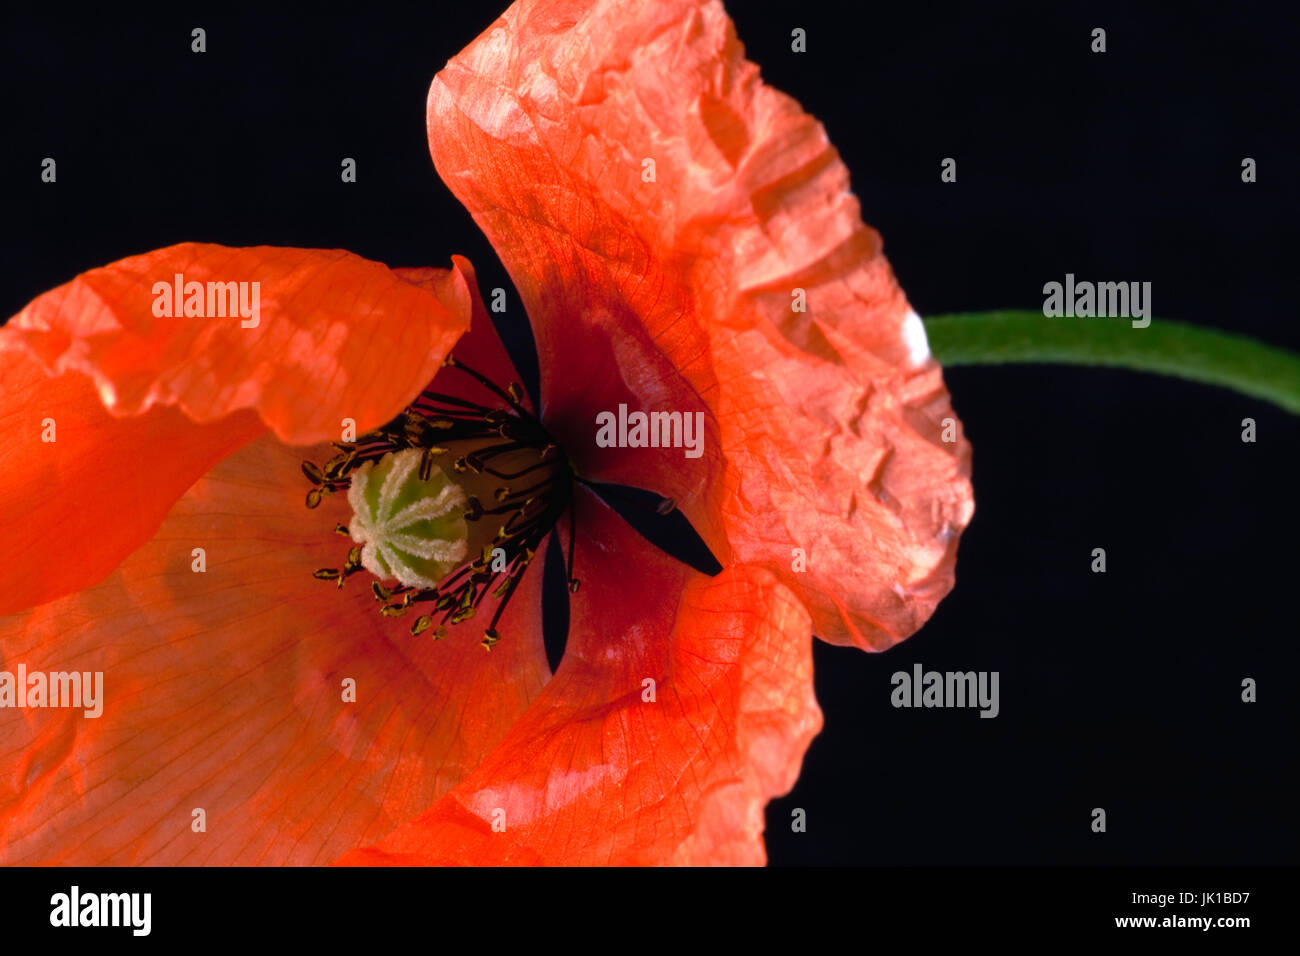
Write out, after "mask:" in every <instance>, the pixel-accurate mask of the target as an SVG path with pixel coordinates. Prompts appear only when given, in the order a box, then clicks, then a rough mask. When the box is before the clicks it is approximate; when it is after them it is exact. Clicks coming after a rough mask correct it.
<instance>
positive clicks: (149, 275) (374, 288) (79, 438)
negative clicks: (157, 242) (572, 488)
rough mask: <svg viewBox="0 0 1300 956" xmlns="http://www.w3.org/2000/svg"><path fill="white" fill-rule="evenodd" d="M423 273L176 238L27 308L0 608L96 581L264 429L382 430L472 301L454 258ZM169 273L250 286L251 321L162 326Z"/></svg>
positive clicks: (5, 415) (6, 482) (12, 369)
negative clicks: (159, 297) (159, 295)
mask: <svg viewBox="0 0 1300 956" xmlns="http://www.w3.org/2000/svg"><path fill="white" fill-rule="evenodd" d="M425 273H426V275H425V276H424V283H423V286H422V285H421V284H414V283H412V282H410V281H407V280H405V279H403V278H402V277H401V276H400V275H398V274H395V273H394V272H392V271H391V270H389V269H388V268H386V267H385V266H383V265H381V264H379V263H375V262H367V261H366V260H363V259H360V258H358V257H357V256H354V255H352V254H350V253H346V252H339V251H317V250H305V249H278V248H255V249H229V248H224V247H221V246H212V245H199V244H194V243H187V244H184V245H179V246H172V247H169V248H167V249H160V250H158V251H156V252H151V253H147V254H145V255H142V256H135V257H132V258H130V259H123V260H121V261H119V262H115V263H113V264H111V265H109V266H106V267H104V268H102V269H94V270H92V271H90V272H87V273H85V274H83V275H81V276H78V277H77V278H76V279H74V280H72V281H71V282H69V283H67V284H65V285H63V286H60V287H59V288H57V289H55V290H53V291H51V292H48V293H46V294H44V295H42V296H39V297H38V298H37V299H35V300H34V301H33V302H31V303H30V304H29V305H28V306H27V307H26V308H25V309H24V310H23V311H22V312H20V313H19V314H18V315H17V316H15V317H14V318H13V319H12V320H11V321H10V322H9V323H8V324H7V325H5V327H4V328H2V329H0V382H2V383H3V391H4V401H3V403H0V426H2V427H3V428H4V432H5V434H6V436H7V439H6V443H5V445H4V446H3V447H0V525H2V526H3V527H5V528H6V529H10V531H9V533H10V534H11V535H16V536H17V540H13V539H12V538H11V540H10V546H7V547H6V548H5V549H4V550H3V553H2V554H0V613H9V612H12V611H15V610H19V609H21V608H24V607H32V606H34V605H36V604H39V603H42V602H43V601H47V600H50V599H51V598H53V597H56V596H58V595H60V594H66V593H69V592H71V591H74V590H76V589H78V588H81V587H85V586H87V585H89V584H91V583H93V582H95V581H98V580H100V579H101V578H102V577H103V575H104V574H106V573H107V572H108V571H109V570H111V569H112V568H113V567H115V566H116V565H117V563H118V562H119V561H120V560H121V559H122V558H123V557H124V556H125V555H127V554H129V553H130V552H131V550H133V549H134V548H135V547H136V546H138V545H139V544H141V543H142V542H144V541H145V540H147V539H148V537H149V535H150V534H152V533H153V531H154V530H155V529H156V528H157V527H158V523H159V522H160V521H161V520H162V517H163V515H165V514H166V512H167V509H168V508H169V507H170V506H171V504H172V502H173V501H175V500H176V498H177V497H178V496H179V495H180V494H181V493H182V492H183V491H184V490H185V489H186V488H187V487H189V485H190V484H192V483H193V482H194V480H195V479H196V478H198V477H199V476H200V475H201V474H203V473H204V472H205V471H207V470H208V468H210V467H211V466H212V464H213V463H214V462H216V461H218V460H220V459H221V458H222V457H224V456H225V455H226V454H229V453H230V452H231V451H232V450H233V449H235V448H237V447H239V446H240V445H242V444H243V443H244V442H246V441H248V440H249V439H251V438H252V437H254V436H255V435H257V434H259V433H260V432H261V431H262V430H263V427H264V426H269V427H270V428H272V429H273V430H274V431H275V432H276V433H277V434H278V435H280V437H281V438H283V439H284V440H286V441H290V442H297V443H308V442H316V441H321V440H325V439H337V438H340V437H341V432H342V430H343V420H344V419H345V418H350V419H352V420H353V421H354V422H355V424H356V427H357V429H358V431H364V430H366V429H368V428H372V427H374V426H376V425H379V424H382V423H383V422H384V421H387V420H388V419H390V418H391V417H392V416H393V415H395V414H396V413H397V412H398V411H400V409H401V408H402V406H403V405H404V404H405V403H406V402H407V401H409V400H410V399H411V398H412V397H413V396H414V395H415V394H416V393H418V392H419V390H420V389H421V388H422V387H423V386H424V385H425V384H426V383H427V382H428V380H429V379H430V378H431V377H432V376H433V372H434V371H435V370H436V369H437V367H438V363H439V362H440V361H441V359H442V356H443V354H444V353H445V352H446V350H447V349H448V348H450V346H451V344H452V343H453V342H454V341H455V340H456V338H457V336H459V335H460V334H461V332H462V331H463V330H464V329H465V328H466V327H467V326H468V325H469V321H470V315H471V312H472V310H473V308H474V303H475V302H476V301H477V298H478V292H477V289H476V288H475V286H474V282H473V273H472V270H470V269H469V266H468V263H466V262H464V260H459V261H458V262H457V263H456V264H455V267H454V268H453V270H451V271H448V270H425ZM176 275H182V276H183V277H184V280H185V282H190V281H193V282H200V283H207V282H214V283H215V282H218V281H220V282H226V281H230V282H258V283H260V285H259V288H260V290H261V292H260V293H259V309H260V313H259V316H258V323H257V325H256V326H255V327H250V328H244V327H243V326H242V324H241V323H242V322H243V321H244V320H242V319H241V318H240V317H239V316H238V315H234V316H231V317H227V318H221V317H216V318H203V317H198V316H195V317H188V318H187V317H184V316H183V315H182V316H180V317H175V318H166V317H160V316H157V315H155V314H154V303H155V301H156V297H155V295H154V293H153V291H152V289H153V284H154V283H155V282H161V283H163V285H167V284H168V283H174V277H175V276H176ZM171 287H172V288H175V286H174V284H173V285H172V286H171ZM251 288H252V287H251V286H250V287H249V290H250V295H249V298H250V305H251ZM183 289H184V284H182V291H183ZM205 289H206V286H205ZM171 304H172V305H174V304H175V303H171ZM213 304H214V305H215V304H216V302H215V300H214V303H213ZM228 304H229V302H228V301H227V300H226V299H224V298H223V299H222V301H221V306H222V311H229V310H228V309H226V308H225V307H226V306H227V305H228ZM203 305H204V309H205V311H206V306H207V300H206V296H205V297H204V303H203ZM182 306H183V302H182ZM478 307H479V308H481V307H482V304H481V302H480V303H478ZM250 311H251V309H250ZM249 321H251V320H249ZM87 376H88V377H87ZM96 393H98V394H96ZM101 400H102V401H101ZM105 407H107V411H105ZM254 412H256V414H254ZM259 419H260V420H259ZM195 422H198V423H202V424H200V425H196V424H194V423H195ZM263 423H264V424H263ZM51 429H52V430H51Z"/></svg>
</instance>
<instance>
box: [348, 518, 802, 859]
mask: <svg viewBox="0 0 1300 956" xmlns="http://www.w3.org/2000/svg"><path fill="white" fill-rule="evenodd" d="M579 508H580V509H581V511H580V517H579V536H578V549H577V572H578V574H579V575H580V576H581V579H582V586H581V589H580V590H579V592H578V593H577V595H576V596H575V600H574V601H573V622H572V625H571V628H570V637H569V644H568V648H567V649H566V652H565V657H564V660H563V662H562V663H561V665H560V667H559V669H558V670H557V671H556V674H555V677H554V678H553V679H552V680H551V683H550V684H548V685H547V687H546V689H545V690H544V691H543V692H542V694H541V695H540V696H539V697H538V698H537V700H536V702H535V704H534V706H533V707H532V708H530V709H529V711H528V713H526V714H525V715H524V716H523V717H522V718H521V720H520V721H519V722H518V723H517V724H516V725H515V726H514V727H513V728H512V729H511V731H510V733H509V734H508V735H507V736H506V738H505V739H504V740H503V741H502V742H501V744H500V745H499V746H498V747H497V748H496V749H495V750H494V751H493V752H492V753H491V754H490V755H489V756H488V758H487V759H486V760H485V762H484V763H483V765H482V766H480V767H479V768H478V769H477V770H475V771H474V773H473V774H471V775H470V776H469V777H467V778H466V779H465V780H464V781H463V782H462V783H461V784H460V785H459V786H457V788H456V789H455V790H453V791H452V792H451V793H450V794H449V795H448V796H446V797H445V798H443V799H442V800H441V801H440V802H439V803H438V804H437V805H435V806H434V807H432V808H431V809H430V811H429V812H428V813H425V814H423V815H421V816H420V817H418V818H416V819H415V820H413V821H412V822H410V823H408V824H406V825H405V826H403V827H401V828H399V829H397V830H395V831H394V832H393V833H392V834H391V835H389V836H388V837H386V838H384V839H383V840H381V841H379V842H378V843H377V844H376V845H375V846H373V847H369V848H366V849H364V850H361V851H358V852H355V853H351V854H348V855H347V856H345V857H343V858H342V860H340V862H341V863H343V864H349V865H352V864H390V865H408V864H454V863H468V864H577V865H582V864H601V865H606V864H610V865H618V864H648V863H679V864H700V863H722V864H727V863H730V864H759V863H762V862H763V861H764V857H765V854H764V848H763V841H762V831H763V807H764V805H765V804H766V802H767V800H768V799H769V798H770V797H772V796H774V795H776V794H780V793H784V792H786V791H788V790H789V789H790V787H791V786H793V784H794V781H795V779H796V777H797V774H798V770H799V765H800V763H801V761H802V759H803V754H804V752H805V750H806V749H807V746H808V744H809V742H810V741H811V739H812V737H813V736H814V735H815V734H816V733H817V731H818V730H819V729H820V728H821V712H820V710H819V709H818V707H817V703H816V700H815V699H814V697H813V690H812V653H811V644H812V641H811V628H810V624H809V618H808V615H807V612H806V611H804V609H803V608H802V607H800V605H799V603H798V601H797V600H796V599H795V598H794V596H793V595H792V594H791V593H790V591H789V590H788V589H786V588H785V587H784V586H782V585H781V584H779V583H778V582H777V581H776V580H775V579H774V578H773V577H772V575H771V574H769V573H768V572H765V571H762V570H760V569H756V568H748V567H740V566H732V567H730V568H727V569H726V570H724V571H723V572H722V573H721V574H720V575H718V576H717V577H715V578H710V577H706V576H705V575H701V574H699V573H697V572H694V571H691V570H690V569H689V568H686V567H685V566H684V565H682V564H680V563H679V562H676V561H674V560H673V559H672V558H669V557H667V556H666V555H664V554H662V553H661V552H659V551H657V550H656V549H654V548H653V547H652V546H650V545H648V544H647V543H646V542H645V541H644V540H643V539H641V538H640V537H639V536H638V535H637V534H636V532H635V531H633V530H632V529H631V528H629V527H628V526H627V525H626V524H625V523H623V522H622V521H621V520H620V519H618V518H617V517H616V516H615V515H614V513H613V512H612V511H610V510H609V508H608V507H607V506H606V505H604V504H603V503H601V502H599V500H598V499H596V498H595V497H594V496H592V495H590V494H588V493H586V492H583V493H582V494H581V495H580V496H579ZM583 568H589V569H590V572H589V573H588V574H586V575H585V576H582V569H583ZM619 568H627V569H628V570H627V573H621V572H619V570H618V569H619ZM629 582H635V583H629ZM651 682H652V683H651Z"/></svg>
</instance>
